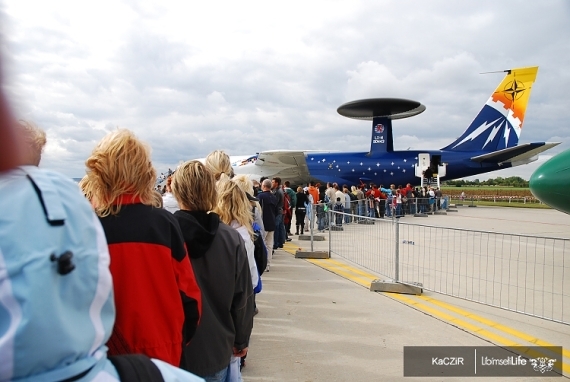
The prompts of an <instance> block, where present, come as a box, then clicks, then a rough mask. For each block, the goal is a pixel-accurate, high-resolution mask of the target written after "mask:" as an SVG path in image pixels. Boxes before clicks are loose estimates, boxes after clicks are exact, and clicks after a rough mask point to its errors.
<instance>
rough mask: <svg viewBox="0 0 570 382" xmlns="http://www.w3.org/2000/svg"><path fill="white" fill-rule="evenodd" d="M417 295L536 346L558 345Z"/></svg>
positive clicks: (568, 352) (568, 356) (569, 355)
mask: <svg viewBox="0 0 570 382" xmlns="http://www.w3.org/2000/svg"><path fill="white" fill-rule="evenodd" d="M416 297H417V298H420V299H422V300H425V301H428V302H430V303H432V304H434V305H437V306H440V307H442V308H444V309H447V310H450V311H452V312H455V313H457V314H460V315H462V316H465V317H467V318H469V319H471V320H473V321H478V322H480V323H482V324H483V325H487V326H490V327H492V328H495V329H497V330H500V331H502V332H505V333H508V334H510V335H512V336H513V337H517V338H520V339H522V340H524V341H527V342H530V343H531V344H535V345H536V346H556V345H553V344H551V343H550V342H547V341H543V340H541V339H539V338H536V337H533V336H531V335H529V334H526V333H523V332H520V331H518V330H516V329H513V328H509V327H508V326H505V325H502V324H499V323H498V322H494V321H492V320H489V319H487V318H485V317H481V316H478V315H476V314H474V313H471V312H468V311H466V310H463V309H461V308H458V307H456V306H453V305H450V304H448V303H445V302H443V301H439V300H436V299H434V298H432V297H428V296H416ZM562 354H563V355H564V357H566V358H570V350H564V349H562Z"/></svg>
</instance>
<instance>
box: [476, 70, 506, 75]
mask: <svg viewBox="0 0 570 382" xmlns="http://www.w3.org/2000/svg"><path fill="white" fill-rule="evenodd" d="M493 73H507V74H511V69H507V70H495V71H493V72H482V73H479V74H493Z"/></svg>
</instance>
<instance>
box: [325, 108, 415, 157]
mask: <svg viewBox="0 0 570 382" xmlns="http://www.w3.org/2000/svg"><path fill="white" fill-rule="evenodd" d="M425 110H426V107H425V106H424V105H422V104H421V103H419V102H417V101H411V100H408V99H402V98H369V99H360V100H357V101H352V102H347V103H345V104H344V105H341V106H339V108H338V109H336V111H337V112H338V113H339V114H340V115H342V116H344V117H348V118H353V119H362V120H368V121H372V143H371V146H370V152H369V153H368V154H367V155H368V156H369V157H370V156H374V155H380V154H381V153H384V152H392V151H394V138H393V137H394V135H393V133H392V120H394V119H403V118H408V117H413V116H415V115H418V114H420V113H423V112H424V111H425Z"/></svg>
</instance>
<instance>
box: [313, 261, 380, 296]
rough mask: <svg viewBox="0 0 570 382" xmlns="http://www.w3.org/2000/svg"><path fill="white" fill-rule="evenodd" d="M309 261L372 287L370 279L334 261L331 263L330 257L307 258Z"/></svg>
mask: <svg viewBox="0 0 570 382" xmlns="http://www.w3.org/2000/svg"><path fill="white" fill-rule="evenodd" d="M307 261H309V262H310V263H313V264H315V265H318V266H319V267H321V268H324V269H326V270H328V271H331V272H333V273H336V274H337V275H340V276H343V277H344V278H346V279H348V280H350V281H353V282H355V283H357V284H359V285H362V286H364V287H367V288H368V289H370V280H369V279H365V278H363V277H360V276H358V275H355V274H354V273H352V272H350V271H346V270H344V269H342V267H339V266H336V265H334V264H333V263H331V261H330V259H322V260H320V259H307Z"/></svg>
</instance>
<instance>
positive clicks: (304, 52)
mask: <svg viewBox="0 0 570 382" xmlns="http://www.w3.org/2000/svg"><path fill="white" fill-rule="evenodd" d="M32 4H33V6H34V9H35V10H34V12H30V11H29V9H30V6H31V5H32ZM569 13H570V9H569V6H568V5H567V3H566V2H565V1H563V0H558V1H551V2H547V3H545V4H541V6H540V7H536V5H535V4H534V3H532V2H520V1H514V0H507V1H502V2H496V1H491V0H482V1H479V2H474V3H471V2H449V1H443V0H434V1H430V2H417V1H411V0H403V1H395V0H382V1H374V2H372V1H351V2H348V1H324V0H322V1H317V0H315V1H311V2H300V1H292V2H289V3H287V4H286V5H285V4H280V3H271V2H264V1H248V2H245V3H236V2H229V1H214V2H202V3H199V4H198V3H193V2H184V1H176V0H165V1H161V2H158V1H142V2H139V1H134V0H129V1H111V0H102V1H100V2H97V3H96V4H95V3H94V4H82V5H79V4H75V3H73V2H65V1H57V0H54V1H50V2H49V3H38V2H31V1H29V0H5V2H4V6H3V8H2V16H1V20H2V21H3V25H4V27H3V28H4V29H3V32H4V40H5V46H4V48H3V51H4V52H5V57H6V59H7V65H6V66H7V68H6V73H7V76H8V78H9V82H8V84H7V85H6V89H7V91H8V93H9V94H10V95H11V98H12V100H13V105H14V108H15V110H16V112H17V114H18V115H19V116H20V117H23V118H28V119H32V120H34V121H35V122H36V123H37V124H38V125H39V126H41V127H43V128H45V129H46V130H47V132H48V146H47V147H46V152H45V154H44V159H43V162H42V166H44V167H51V168H55V169H57V170H59V171H62V172H64V173H65V174H67V175H69V176H72V177H80V176H81V175H82V174H83V172H84V161H85V159H86V158H87V157H88V156H89V154H90V152H91V150H92V148H93V147H94V146H95V144H96V143H97V141H98V140H99V139H101V138H102V137H103V136H104V135H105V134H106V132H108V131H110V130H112V129H113V128H116V127H117V126H120V127H126V128H129V129H132V130H133V131H134V132H135V133H136V134H137V135H138V136H139V137H140V138H141V139H143V140H145V141H147V142H148V143H149V144H150V145H151V146H152V149H153V150H152V152H153V161H154V164H155V166H156V167H157V169H158V170H159V172H160V171H161V170H164V169H166V168H168V167H175V166H176V165H177V164H178V163H179V162H180V161H183V160H186V159H191V158H195V157H204V156H206V155H207V154H208V153H209V152H210V151H212V150H215V149H224V150H227V151H228V152H229V153H230V154H232V155H240V154H247V153H255V152H259V151H263V150H272V149H309V150H353V151H366V150H368V148H369V144H370V124H369V122H365V121H355V120H350V119H346V118H344V117H341V116H339V115H338V114H337V113H336V109H337V108H338V107H339V106H340V105H341V104H343V103H345V102H348V101H352V100H355V99H361V98H372V97H374V98H376V97H400V98H409V99H413V100H417V101H419V102H421V103H423V104H424V105H426V107H427V110H426V111H425V112H424V113H422V114H420V115H418V116H416V117H414V118H409V119H405V120H399V121H395V122H394V134H395V147H396V148H397V149H403V150H405V149H407V148H408V147H411V148H412V149H419V148H423V149H438V148H440V147H443V146H445V145H446V144H448V143H449V142H451V141H452V140H453V139H455V138H456V137H457V136H459V135H460V134H461V133H462V131H463V130H464V129H465V127H466V126H468V125H469V123H470V122H471V121H472V119H473V118H474V117H475V115H476V114H477V112H478V111H479V110H480V108H481V107H482V105H483V103H484V102H485V101H486V100H487V98H488V97H489V95H490V94H491V92H492V91H493V89H494V88H495V86H496V85H497V84H498V83H499V81H500V80H501V78H502V74H501V73H494V74H493V73H492V74H484V75H482V74H480V73H481V72H489V71H501V70H505V69H509V68H512V67H520V66H532V65H539V66H540V70H539V74H538V78H537V82H536V83H535V85H534V87H533V90H532V96H531V99H530V104H529V107H528V110H527V118H526V119H525V124H524V127H523V134H522V136H521V142H533V141H545V140H546V141H549V140H555V139H560V140H562V141H563V142H565V143H564V145H560V146H559V147H557V148H555V149H553V150H551V151H552V153H553V154H554V153H556V152H559V151H562V149H563V148H565V147H567V143H566V142H569V141H570V140H568V138H569V136H570V131H569V129H568V126H567V125H568V124H567V121H568V120H569V117H570V115H569V114H570V110H569V109H568V108H567V105H568V104H569V103H570V96H569V95H568V94H567V92H566V89H567V88H568V87H569V86H570V74H568V73H567V71H566V67H567V64H568V62H569V55H570V53H569V52H570V40H568V39H567V38H566V36H568V35H569V32H570V30H569V29H570V25H569V24H568V23H567V20H568V16H569ZM526 167H528V168H530V167H529V166H526ZM526 167H525V166H523V167H518V168H517V169H523V168H526ZM525 171H526V170H525Z"/></svg>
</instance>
